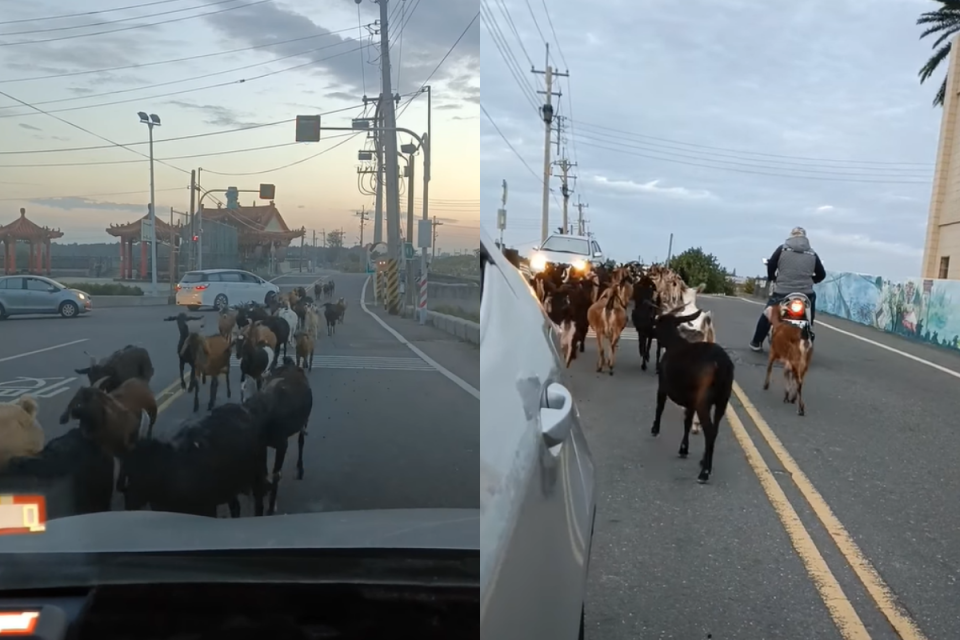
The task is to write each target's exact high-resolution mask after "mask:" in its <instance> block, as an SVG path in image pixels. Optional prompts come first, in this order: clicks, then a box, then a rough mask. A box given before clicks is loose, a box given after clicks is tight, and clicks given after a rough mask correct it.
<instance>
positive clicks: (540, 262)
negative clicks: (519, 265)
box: [530, 254, 547, 271]
mask: <svg viewBox="0 0 960 640" xmlns="http://www.w3.org/2000/svg"><path fill="white" fill-rule="evenodd" d="M546 268H547V259H546V258H545V257H544V256H542V255H539V254H537V255H535V256H533V257H532V258H530V270H531V271H543V270H544V269H546Z"/></svg>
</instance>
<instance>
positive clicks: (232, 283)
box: [177, 269, 280, 311]
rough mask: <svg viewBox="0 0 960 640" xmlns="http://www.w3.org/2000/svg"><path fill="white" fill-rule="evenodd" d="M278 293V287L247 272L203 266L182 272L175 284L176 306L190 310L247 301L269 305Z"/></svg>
mask: <svg viewBox="0 0 960 640" xmlns="http://www.w3.org/2000/svg"><path fill="white" fill-rule="evenodd" d="M278 293H280V287H278V286H277V285H275V284H273V283H272V282H267V281H266V280H264V279H263V278H261V277H260V276H258V275H256V274H253V273H250V272H249V271H241V270H240V269H204V270H202V271H188V272H187V273H185V274H184V275H183V278H181V280H180V284H178V285H177V305H178V306H181V307H187V308H188V309H190V310H191V311H196V310H197V309H199V308H200V307H213V308H214V309H217V310H218V311H219V310H222V309H226V308H227V307H229V306H234V305H238V304H246V303H248V302H256V303H258V304H268V303H269V301H270V298H271V297H272V296H276V295H277V294H278Z"/></svg>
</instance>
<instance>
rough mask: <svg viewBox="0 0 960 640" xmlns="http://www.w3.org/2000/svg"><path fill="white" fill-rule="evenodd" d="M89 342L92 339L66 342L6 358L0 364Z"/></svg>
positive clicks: (0, 359)
mask: <svg viewBox="0 0 960 640" xmlns="http://www.w3.org/2000/svg"><path fill="white" fill-rule="evenodd" d="M88 340H90V338H81V339H80V340H73V341H71V342H64V343H63V344H55V345H53V346H52V347H44V348H43V349H36V350H34V351H27V352H26V353H18V354H17V355H15V356H7V357H6V358H0V362H9V361H10V360H16V359H17V358H26V357H27V356H32V355H34V354H37V353H44V352H45V351H53V350H54V349H62V348H63V347H69V346H70V345H74V344H80V343H81V342H87V341H88Z"/></svg>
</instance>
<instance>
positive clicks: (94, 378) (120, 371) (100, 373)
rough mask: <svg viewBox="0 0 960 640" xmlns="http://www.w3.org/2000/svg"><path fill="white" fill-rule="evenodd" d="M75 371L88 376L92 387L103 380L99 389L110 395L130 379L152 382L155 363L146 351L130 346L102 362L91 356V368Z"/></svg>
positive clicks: (115, 352)
mask: <svg viewBox="0 0 960 640" xmlns="http://www.w3.org/2000/svg"><path fill="white" fill-rule="evenodd" d="M74 371H76V372H77V373H79V374H80V375H86V376H87V378H88V379H89V380H90V384H91V385H93V384H96V383H97V382H98V381H101V380H102V381H103V382H101V383H100V385H99V387H100V388H101V389H103V390H104V391H106V392H107V393H110V392H111V391H113V390H114V389H116V388H117V387H119V386H120V385H121V384H123V383H124V382H126V381H127V380H129V379H130V378H139V379H141V380H143V381H144V382H150V379H151V378H152V377H153V363H152V362H151V361H150V354H149V353H148V352H147V350H146V349H144V348H143V347H135V346H133V345H132V344H128V345H127V346H125V347H124V348H123V349H119V350H117V351H114V352H113V353H111V354H110V355H109V356H107V357H106V358H104V359H102V360H101V361H100V362H97V359H96V358H94V357H93V356H90V366H89V367H84V368H83V369H74Z"/></svg>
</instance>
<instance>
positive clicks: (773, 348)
mask: <svg viewBox="0 0 960 640" xmlns="http://www.w3.org/2000/svg"><path fill="white" fill-rule="evenodd" d="M764 313H765V314H766V315H767V318H769V320H770V326H771V329H770V359H769V360H768V361H767V376H766V378H764V380H763V389H764V391H766V390H767V389H769V388H770V372H771V371H772V370H773V363H774V362H777V361H780V362H782V363H783V386H784V388H783V401H784V402H789V403H798V406H797V415H800V416H802V415H804V414H805V413H806V405H805V404H804V402H803V378H804V377H805V376H806V375H807V370H808V369H809V368H810V359H811V358H812V357H813V342H812V341H811V340H810V336H809V335H804V331H803V330H802V329H800V327H797V326H795V325H792V324H790V323H789V322H783V321H782V320H781V318H780V305H779V304H775V305H772V306H769V307H767V308H766V309H765V310H764Z"/></svg>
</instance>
